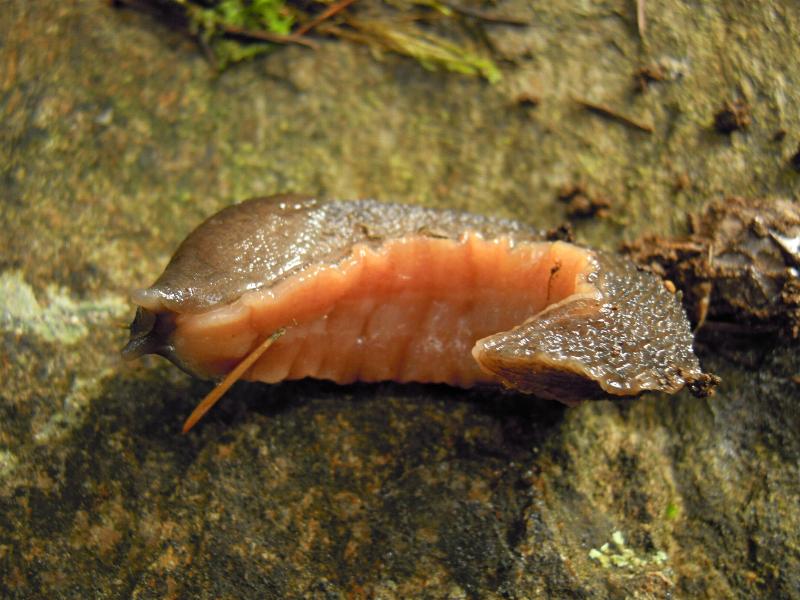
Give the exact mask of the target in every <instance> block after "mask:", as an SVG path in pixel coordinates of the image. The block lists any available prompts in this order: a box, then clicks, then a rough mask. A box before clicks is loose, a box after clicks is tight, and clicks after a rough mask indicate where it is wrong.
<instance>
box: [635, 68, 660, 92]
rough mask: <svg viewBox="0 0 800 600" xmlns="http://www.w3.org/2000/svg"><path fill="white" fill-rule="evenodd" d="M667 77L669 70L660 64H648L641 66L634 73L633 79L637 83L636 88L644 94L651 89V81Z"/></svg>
mask: <svg viewBox="0 0 800 600" xmlns="http://www.w3.org/2000/svg"><path fill="white" fill-rule="evenodd" d="M666 79H667V71H666V69H665V68H664V67H662V66H661V65H659V64H652V65H647V66H644V67H640V68H639V69H637V70H636V71H635V72H634V74H633V80H634V82H635V84H636V90H637V91H638V92H639V93H642V94H644V93H645V92H646V91H647V90H648V89H650V84H651V83H656V82H659V81H665V80H666Z"/></svg>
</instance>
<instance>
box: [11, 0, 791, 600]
mask: <svg viewBox="0 0 800 600" xmlns="http://www.w3.org/2000/svg"><path fill="white" fill-rule="evenodd" d="M501 5H502V6H501V8H504V9H505V10H507V11H508V14H514V15H517V16H526V17H527V18H529V19H530V22H531V24H532V25H531V26H530V27H523V28H519V27H507V26H501V25H488V24H486V25H484V27H486V31H487V35H488V36H489V39H490V40H491V41H492V44H493V46H494V47H495V49H496V52H497V53H498V54H499V55H500V56H502V57H504V58H506V59H507V64H506V65H505V67H504V69H505V78H504V80H503V82H502V83H500V84H498V85H497V86H494V87H492V86H488V85H487V84H486V83H485V82H482V81H478V80H474V79H468V78H464V77H460V76H457V75H452V74H443V73H430V72H427V71H425V70H423V69H422V68H421V67H419V66H418V65H417V64H416V63H414V62H411V61H409V60H406V59H402V58H397V57H394V56H390V55H386V56H384V57H383V58H382V59H381V60H380V61H378V60H376V59H375V57H374V56H372V55H371V54H370V52H369V51H368V50H366V49H364V48H362V47H358V46H352V45H349V44H347V43H343V42H338V41H321V42H320V44H321V48H320V49H319V50H317V51H310V50H308V49H305V48H297V47H293V48H285V49H281V50H279V51H277V52H275V53H274V54H272V55H271V56H269V57H266V58H264V59H261V60H258V61H256V62H253V63H251V64H248V65H242V66H240V67H237V68H235V69H232V70H230V71H228V72H226V73H224V74H222V75H216V74H214V73H213V72H212V71H211V70H210V68H209V66H208V65H207V64H206V63H205V62H204V60H203V58H202V57H201V54H200V53H199V52H198V51H197V49H196V48H195V47H194V46H193V45H192V44H191V43H189V42H187V41H186V39H185V38H183V37H182V36H180V35H178V34H176V33H173V32H171V31H170V30H168V29H167V28H165V26H163V25H161V24H159V23H156V22H154V21H153V20H151V19H150V18H148V17H146V16H142V15H139V14H135V13H131V12H129V11H119V10H114V9H112V8H111V7H109V6H108V5H106V4H103V3H97V2H89V1H88V0H78V1H76V2H63V1H59V0H38V1H37V2H25V1H23V0H10V1H7V2H4V3H3V5H2V10H0V196H1V198H0V201H1V204H0V224H1V225H2V228H3V231H4V233H3V235H2V237H0V307H2V314H1V316H0V336H1V337H0V340H1V342H0V343H1V344H2V345H0V375H1V376H2V381H3V384H4V385H3V387H2V390H1V391H0V589H2V590H3V594H2V595H3V596H4V597H12V598H31V597H51V598H57V597H63V598H86V597H100V598H116V597H138V598H156V597H158V598H163V597H167V598H186V597H189V598H191V597H197V598H212V597H213V598H285V597H308V598H340V597H341V598H344V597H355V598H358V597H375V598H408V597H420V596H424V597H437V598H438V597H447V598H536V597H542V598H547V597H558V598H620V597H632V598H633V597H635V598H664V597H682V598H683V597H691V598H752V597H769V598H793V597H794V598H796V597H800V534H798V531H800V502H798V497H800V472H799V471H800V409H798V398H800V383H798V381H800V380H799V379H798V375H800V358H798V351H797V350H798V348H797V345H796V344H795V345H791V343H790V342H781V341H777V340H764V339H758V338H753V339H748V338H745V339H744V340H742V339H737V343H736V344H735V345H734V344H717V345H708V346H707V347H702V348H700V353H701V359H702V360H703V361H704V365H705V367H706V368H708V369H710V370H712V371H715V372H716V373H718V374H719V375H721V376H722V378H723V383H722V386H721V388H720V390H719V392H718V393H717V395H716V396H714V397H713V398H709V399H704V400H698V399H695V398H692V397H690V396H689V395H688V394H682V395H679V396H676V397H671V398H666V397H661V396H644V397H642V398H640V399H638V400H634V401H627V402H622V403H610V402H596V403H591V404H584V405H582V406H580V407H577V408H573V409H565V408H563V407H561V406H559V405H557V404H555V403H549V402H542V401H537V400H535V399H531V398H527V397H522V396H514V395H506V394H500V393H497V392H495V391H491V390H477V391H472V392H463V391H459V390H455V389H449V388H446V387H439V386H399V385H390V384H385V385H375V386H368V385H357V386H348V387H336V386H333V385H329V384H326V383H321V382H311V381H308V382H300V383H292V384H284V385H278V386H264V385H244V384H242V385H238V386H237V387H236V388H235V389H234V390H233V391H232V393H231V394H230V395H229V396H228V397H227V398H226V399H225V400H224V401H223V402H222V403H221V404H220V406H219V407H218V408H217V409H215V411H214V412H213V413H212V414H211V415H210V418H207V420H206V421H204V422H203V423H202V424H201V426H200V427H198V428H197V430H196V431H193V432H192V433H191V434H190V435H188V436H185V437H183V436H181V435H179V433H178V432H179V428H180V423H181V422H182V419H183V418H184V417H185V416H186V415H187V414H188V413H189V411H190V410H191V408H192V407H193V406H194V404H195V402H196V401H197V400H198V399H199V398H200V397H202V395H203V394H204V393H205V392H206V391H207V390H208V389H209V384H208V383H204V382H200V381H195V380H191V379H189V378H188V377H187V376H185V375H183V374H182V373H180V372H178V371H177V370H175V369H174V368H172V367H170V366H169V365H167V364H166V363H165V362H163V361H159V360H147V361H143V362H141V363H137V364H131V365H128V364H122V362H121V361H120V359H119V356H118V349H119V348H120V347H121V345H122V344H123V342H124V340H125V337H126V331H125V329H124V328H123V326H124V325H125V324H126V323H127V322H128V320H129V319H130V317H131V316H132V310H131V309H130V308H129V304H128V302H127V299H126V296H127V293H128V291H129V290H130V289H131V288H133V287H136V286H141V285H145V284H149V283H151V282H152V280H153V279H154V278H155V277H156V276H157V274H158V273H159V272H160V271H161V269H162V268H163V266H164V264H165V263H166V261H167V259H168V257H169V255H170V253H171V252H172V251H173V249H174V248H175V246H176V244H177V243H178V242H179V241H180V240H181V239H182V238H183V237H184V236H185V234H186V233H187V232H188V231H190V230H191V229H192V228H193V227H194V226H195V225H196V224H197V223H198V222H199V221H200V220H201V218H203V217H204V216H205V215H208V214H210V213H212V212H214V211H215V210H216V209H218V208H220V207H221V206H223V205H225V204H229V203H231V202H233V201H236V200H241V199H243V198H246V197H248V196H254V195H261V194H268V193H274V192H278V191H294V192H307V193H310V194H314V195H321V196H329V197H342V198H354V197H368V196H371V197H377V198H381V199H386V200H394V201H403V202H419V203H421V204H426V205H430V206H443V207H452V208H462V209H468V210H472V211H474V212H482V213H487V214H495V215H499V216H505V217H514V218H518V219H523V220H527V221H529V222H532V223H535V224H537V225H539V226H541V227H543V228H547V227H553V226H555V225H558V224H559V222H560V221H561V220H562V218H563V214H564V213H563V211H564V207H563V205H562V204H561V203H559V201H558V190H559V189H562V188H563V187H564V185H566V184H569V183H571V182H575V181H578V180H585V181H586V182H588V183H589V184H590V185H591V186H592V187H593V188H594V189H598V190H601V191H602V192H603V193H604V194H606V195H608V196H610V197H613V199H614V201H613V203H611V205H610V209H609V214H608V216H607V218H606V219H596V218H595V219H588V220H586V221H582V222H581V223H580V224H579V225H577V237H578V240H579V241H583V242H589V243H594V244H597V245H600V246H603V247H605V248H610V249H611V248H614V247H615V246H616V245H617V244H618V243H619V242H620V241H621V240H622V239H623V238H625V239H633V238H634V237H636V236H638V235H639V234H641V233H644V232H651V233H659V234H664V235H666V234H670V233H677V232H678V229H679V228H680V225H681V224H682V223H683V219H684V216H683V215H684V212H685V211H686V210H687V209H692V210H698V209H699V208H700V207H701V206H703V205H704V204H706V203H708V202H709V201H711V200H714V199H717V198H720V197H726V196H731V195H736V196H754V197H759V198H770V197H786V198H794V200H795V201H796V200H797V196H798V193H800V178H799V177H798V174H797V173H796V172H795V171H794V170H793V169H792V168H791V166H790V164H789V160H790V157H791V155H792V154H793V152H794V149H795V148H796V146H797V141H798V137H800V98H798V92H797V90H799V89H800V55H799V54H798V53H797V52H795V51H794V50H795V45H796V40H797V39H798V38H800V9H798V7H797V5H796V3H795V2H793V1H788V0H785V1H782V2H774V3H751V2H744V1H734V2H722V1H718V2H712V3H703V4H702V6H701V5H698V4H684V3H678V2H674V1H671V0H670V1H668V2H663V3H658V4H654V3H648V4H647V5H646V6H647V10H648V11H649V12H648V15H647V16H648V20H647V29H646V31H645V38H644V39H641V38H640V37H639V35H638V33H637V28H636V19H635V12H634V7H633V3H631V2H627V1H626V2H623V1H621V0H620V1H613V2H612V3H611V4H607V3H606V4H591V3H582V4H579V5H575V3H564V2H554V3H549V4H548V3H544V4H543V5H542V7H538V8H531V7H530V6H529V3H525V2H522V1H521V0H520V1H517V0H508V1H506V2H502V3H501ZM653 65H660V66H661V67H662V71H663V72H664V74H665V78H664V80H663V81H654V82H652V83H650V84H648V86H647V91H646V92H645V93H639V94H636V93H634V92H633V91H632V89H633V81H634V75H635V73H636V72H637V71H639V70H641V69H642V68H645V67H651V66H653ZM526 94H527V97H531V96H533V95H535V96H536V98H537V101H538V105H537V106H535V107H531V106H529V105H528V104H529V103H524V104H525V105H524V106H518V105H515V104H514V98H519V97H522V96H525V95H526ZM574 97H580V98H586V99H589V100H591V101H593V102H602V103H604V104H606V105H611V106H614V107H616V108H618V110H619V111H621V112H624V113H626V114H628V115H634V116H635V117H636V118H637V119H639V120H642V119H644V120H646V121H647V122H649V123H652V124H653V127H652V128H653V133H651V134H648V133H646V132H645V131H641V130H638V129H635V128H631V127H627V126H626V125H625V124H624V122H622V123H621V122H619V121H614V120H609V119H607V118H605V117H603V116H601V115H598V114H595V113H592V112H588V111H586V110H585V109H584V108H581V106H580V105H577V104H575V103H574V102H572V99H573V98H574ZM740 100H741V101H745V102H746V103H747V104H748V106H749V111H750V112H749V114H750V122H749V125H748V127H747V128H746V129H743V130H737V131H733V132H731V133H730V134H720V133H718V132H717V131H715V130H714V114H715V112H716V111H717V110H718V109H719V107H720V106H722V105H724V104H725V103H727V102H732V101H740ZM777 131H784V132H785V133H784V136H783V138H784V139H783V141H780V140H779V139H778V138H777V137H776V136H775V133H776V132H777Z"/></svg>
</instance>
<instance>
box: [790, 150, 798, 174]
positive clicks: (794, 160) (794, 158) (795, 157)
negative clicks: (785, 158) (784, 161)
mask: <svg viewBox="0 0 800 600" xmlns="http://www.w3.org/2000/svg"><path fill="white" fill-rule="evenodd" d="M789 164H790V165H792V168H793V169H794V170H795V171H797V172H798V173H800V144H798V145H797V152H795V153H794V154H792V157H791V158H790V159H789Z"/></svg>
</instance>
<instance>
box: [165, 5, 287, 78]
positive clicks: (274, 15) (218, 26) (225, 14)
mask: <svg viewBox="0 0 800 600" xmlns="http://www.w3.org/2000/svg"><path fill="white" fill-rule="evenodd" d="M179 4H181V5H182V6H183V7H184V8H185V9H186V13H187V15H188V17H189V20H190V27H191V30H192V32H193V33H194V34H195V35H197V36H199V37H200V39H201V40H202V41H203V42H204V43H205V44H206V46H207V47H208V48H210V49H211V51H212V52H213V53H214V56H215V58H216V59H217V61H218V63H219V67H220V68H224V67H226V66H227V65H229V64H231V63H235V62H239V61H242V60H245V59H247V58H251V57H253V56H256V55H258V54H263V53H264V52H268V51H269V50H271V49H272V47H273V46H274V45H273V44H270V43H269V42H255V43H254V42H248V43H246V44H244V43H242V42H240V41H236V40H232V39H228V38H226V37H225V34H226V32H229V31H230V30H232V29H240V30H247V31H267V32H269V33H276V34H280V35H287V34H289V32H290V31H291V28H292V25H294V15H293V14H292V13H291V12H290V11H289V10H288V9H287V7H286V2H285V1H284V0H221V1H220V2H217V3H215V4H214V5H212V6H211V7H209V8H204V7H201V6H198V5H196V4H194V3H192V2H190V1H189V0H179Z"/></svg>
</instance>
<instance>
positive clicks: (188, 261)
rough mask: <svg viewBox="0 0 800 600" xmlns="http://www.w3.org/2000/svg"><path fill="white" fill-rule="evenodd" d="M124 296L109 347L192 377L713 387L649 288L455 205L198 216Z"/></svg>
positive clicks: (677, 307) (571, 398) (674, 306)
mask: <svg viewBox="0 0 800 600" xmlns="http://www.w3.org/2000/svg"><path fill="white" fill-rule="evenodd" d="M133 300H134V302H135V303H136V304H137V305H138V306H139V308H138V311H137V314H136V318H135V319H134V321H133V323H132V325H131V339H130V341H129V342H128V345H127V346H126V347H125V348H124V349H123V355H124V356H125V357H126V358H136V357H138V356H141V355H143V354H147V353H155V354H160V355H162V356H165V357H167V358H168V359H169V360H171V361H172V362H174V363H175V364H176V365H178V366H179V367H181V368H183V369H184V370H186V371H188V372H189V373H192V374H194V375H197V376H199V377H205V378H219V377H222V376H224V375H225V374H227V373H228V372H230V371H231V370H233V369H234V368H235V367H236V366H237V365H239V364H240V363H241V362H242V361H243V360H245V359H246V358H248V357H249V356H250V354H251V353H252V352H253V351H254V349H256V348H258V347H261V346H264V347H265V349H262V350H260V352H263V354H261V355H260V356H259V357H258V358H257V359H254V357H250V358H249V360H250V361H252V366H249V367H248V368H247V369H246V371H245V373H244V375H243V378H244V379H248V380H255V381H264V382H269V383H272V382H277V381H282V380H286V379H300V378H304V377H313V378H320V379H328V380H332V381H335V382H338V383H351V382H354V381H384V380H394V381H400V382H409V381H416V382H438V383H447V384H451V385H455V386H462V387H468V386H472V385H475V384H479V383H481V384H486V383H498V384H502V385H503V386H506V387H509V388H512V389H516V390H519V391H521V392H523V393H531V394H535V395H537V396H539V397H542V398H549V399H555V400H560V401H562V402H565V403H568V404H572V403H575V402H579V401H581V400H585V399H590V398H599V397H607V396H632V395H637V394H639V393H641V392H644V391H648V390H653V391H662V392H667V393H673V392H676V391H678V390H680V389H681V388H682V387H684V386H686V385H688V386H690V389H692V390H693V391H695V392H697V393H703V392H706V391H707V390H708V389H709V387H710V386H711V385H712V383H711V382H712V377H711V376H709V375H705V374H703V372H702V371H701V369H700V366H699V363H698V360H697V357H696V356H695V354H694V352H693V350H692V335H691V331H690V329H689V324H688V321H687V319H686V316H685V314H684V311H683V309H682V307H681V304H680V301H679V298H678V297H676V295H675V294H672V293H670V292H669V291H668V290H667V288H666V287H665V286H664V284H663V282H662V281H661V280H659V279H657V278H656V277H655V276H653V275H651V274H649V273H645V272H642V271H639V270H637V269H636V267H635V266H634V265H633V264H632V263H631V262H629V261H628V260H626V259H623V258H621V257H618V256H616V255H612V254H609V253H606V252H602V251H598V250H591V249H588V248H584V247H582V246H578V245H575V244H569V243H565V242H560V241H547V239H546V237H545V236H544V235H543V234H542V233H541V232H540V231H537V230H535V229H533V228H531V227H529V226H527V225H524V224H521V223H517V222H514V221H508V220H503V219H495V218H490V217H482V216H477V215H471V214H467V213H462V212H454V211H442V210H433V209H428V208H422V207H418V206H406V205H398V204H386V203H380V202H376V201H372V200H362V201H348V202H323V201H319V200H315V199H310V198H303V197H295V196H274V197H269V198H257V199H253V200H248V201H246V202H242V203H241V204H237V205H234V206H230V207H228V208H226V209H224V210H222V211H220V212H219V213H217V214H216V215H214V216H212V217H211V218H209V219H208V220H207V221H205V222H204V223H203V224H201V225H200V226H199V227H198V228H197V229H196V230H195V231H194V232H192V233H191V234H190V235H189V236H188V237H187V238H186V240H184V242H183V243H182V244H181V245H180V247H179V248H178V250H177V251H176V253H175V255H174V256H173V257H172V260H171V261H170V263H169V265H167V268H166V270H165V271H164V273H163V274H162V275H161V277H159V278H158V280H157V281H156V282H155V284H153V286H151V287H150V288H147V289H143V290H138V291H136V292H134V294H133ZM278 330H281V331H282V335H280V337H277V338H276V339H274V341H273V342H270V343H269V344H267V345H266V346H265V344H264V342H265V340H266V339H267V338H269V337H270V336H272V334H273V333H275V332H276V331H278ZM273 337H274V336H273ZM248 364H249V363H248Z"/></svg>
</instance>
